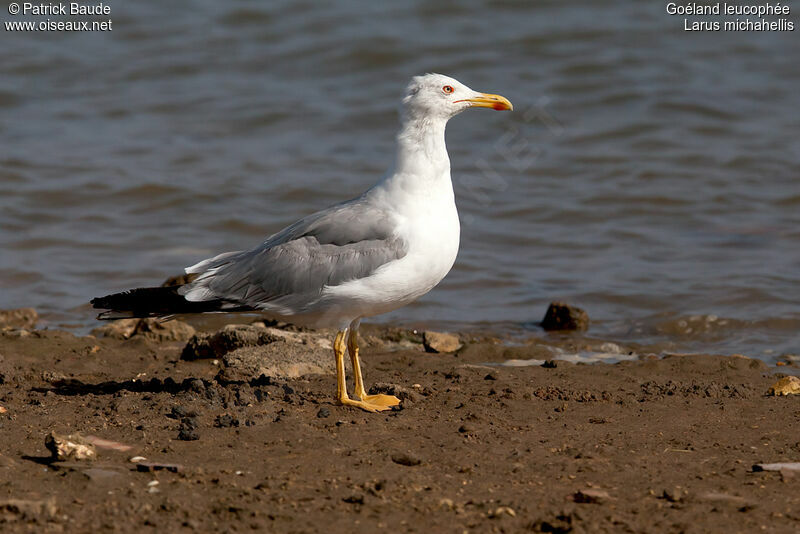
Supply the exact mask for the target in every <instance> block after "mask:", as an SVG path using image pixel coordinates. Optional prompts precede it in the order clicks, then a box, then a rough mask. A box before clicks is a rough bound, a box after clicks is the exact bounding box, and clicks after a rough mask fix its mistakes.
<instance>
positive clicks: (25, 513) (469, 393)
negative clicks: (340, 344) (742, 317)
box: [0, 328, 800, 533]
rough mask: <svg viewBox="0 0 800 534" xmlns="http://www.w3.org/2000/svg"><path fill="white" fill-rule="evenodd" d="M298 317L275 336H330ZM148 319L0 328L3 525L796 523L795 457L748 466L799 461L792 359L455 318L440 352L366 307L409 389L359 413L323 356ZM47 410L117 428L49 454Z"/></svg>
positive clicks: (163, 528) (605, 528) (695, 526)
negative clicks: (252, 355) (514, 333)
mask: <svg viewBox="0 0 800 534" xmlns="http://www.w3.org/2000/svg"><path fill="white" fill-rule="evenodd" d="M293 334H296V333H293ZM181 335H183V334H181ZM296 335H297V337H296V338H292V339H291V340H283V341H280V342H270V343H268V344H267V345H265V346H272V349H271V350H272V352H271V353H269V354H268V356H265V358H275V359H280V357H281V356H280V355H281V354H282V351H288V352H292V351H293V352H292V354H294V355H296V354H300V353H304V352H308V353H312V354H317V353H319V351H321V350H324V349H325V347H324V345H325V343H324V338H319V339H318V338H315V337H313V334H302V335H304V336H310V337H307V338H304V339H300V337H301V334H296ZM158 337H159V335H158V334H152V333H151V334H149V335H148V334H147V333H146V332H143V333H138V334H136V335H133V336H132V337H130V338H129V339H115V338H106V337H93V336H87V337H75V336H73V335H72V334H69V333H65V332H59V331H51V330H30V329H29V330H19V329H10V330H7V331H5V332H4V333H2V335H0V407H2V408H1V409H0V411H3V412H4V413H2V414H0V531H2V532H90V531H92V532H107V531H108V532H241V531H251V530H255V531H264V532H321V531H325V532H328V533H336V532H348V533H352V532H354V531H357V532H372V531H378V532H386V531H392V532H425V533H428V532H458V533H461V532H526V531H530V532H697V533H701V532H726V533H728V532H748V533H752V532H759V531H763V532H787V533H788V532H797V531H799V530H800V491H798V481H800V472H796V471H790V470H784V471H783V472H756V471H754V470H753V465H754V464H758V463H762V462H770V463H772V462H796V461H800V431H798V428H800V426H799V425H798V423H800V395H790V396H782V397H776V396H767V395H766V392H767V390H768V389H769V387H770V386H771V385H772V384H773V383H774V382H775V381H776V379H777V378H778V377H779V376H780V371H786V370H787V369H788V368H768V367H767V366H766V364H764V363H763V362H760V361H758V360H751V359H748V358H746V357H722V356H713V355H682V356H681V355H672V356H667V357H663V358H656V357H654V356H648V355H644V356H640V357H638V358H637V359H636V360H633V361H625V362H621V363H617V364H591V365H587V364H574V363H568V362H565V361H556V362H555V363H548V364H547V365H546V366H541V365H535V366H526V367H501V366H496V365H492V364H493V363H499V362H503V361H506V360H509V359H518V360H519V359H532V358H533V359H536V358H539V359H548V358H550V357H551V352H550V350H549V349H548V348H547V346H548V345H550V346H557V347H559V348H561V349H562V350H564V351H565V352H569V351H570V350H575V349H577V348H580V345H581V343H583V341H582V339H581V338H575V339H570V338H567V339H556V340H547V339H546V338H544V336H542V337H541V338H539V339H537V340H534V341H535V342H533V341H532V342H531V343H523V344H521V345H518V346H509V345H508V344H502V343H498V342H497V341H496V340H492V339H491V336H488V337H486V336H484V337H482V338H479V337H475V336H470V335H466V334H462V335H461V336H460V337H461V340H462V341H466V343H465V346H464V347H463V348H461V349H460V350H459V351H458V352H456V353H455V354H430V353H426V352H425V351H424V350H423V349H422V346H421V345H420V344H419V343H417V341H418V336H416V335H414V334H413V333H407V332H403V331H401V330H385V329H378V328H372V329H369V328H367V329H366V330H365V332H364V341H363V345H364V353H363V361H364V366H365V374H366V381H367V383H368V385H369V384H375V383H380V384H382V387H383V389H384V390H393V391H395V392H397V393H398V394H399V396H401V397H402V398H403V399H404V401H403V404H402V409H400V410H397V411H392V412H388V413H382V414H369V413H365V412H361V411H357V410H354V409H348V408H344V407H341V406H337V405H335V404H334V403H333V402H332V393H333V391H334V389H335V388H334V386H335V383H334V378H333V376H332V375H329V374H324V373H326V372H327V371H325V370H324V369H323V370H322V371H320V372H321V373H323V374H313V375H304V376H299V377H296V378H291V377H289V376H286V375H287V374H291V372H290V371H286V372H285V373H284V372H282V371H281V372H279V371H276V372H275V375H276V376H269V377H267V376H260V375H259V376H255V375H252V376H248V375H247V374H246V373H243V372H241V373H238V374H237V373H231V370H230V369H226V368H225V367H226V364H225V361H224V359H220V358H216V359H214V358H211V359H200V360H195V361H184V360H182V359H181V352H182V350H183V348H184V346H185V345H186V341H185V340H178V341H163V340H162V341H160V340H158ZM160 337H162V338H163V337H166V338H169V335H161V336H160ZM178 337H180V336H178ZM184 337H185V336H184ZM262 341H263V340H262ZM275 343H279V344H278V345H275ZM281 343H282V344H281ZM276 347H277V349H276ZM288 352H287V353H288ZM643 353H644V352H643ZM324 354H325V355H326V357H328V358H330V360H331V361H332V355H330V354H329V353H328V352H327V350H325V352H324ZM294 357H295V356H292V358H294ZM231 361H232V360H231ZM323 367H324V365H323ZM295 370H296V368H295ZM53 431H54V432H57V433H63V434H69V433H74V432H80V433H81V434H83V435H84V436H96V437H99V438H103V439H105V440H111V441H112V442H116V443H117V445H114V444H113V443H112V444H111V446H112V448H107V447H108V445H106V447H98V448H97V458H96V459H94V460H91V461H78V460H66V461H61V462H53V460H52V458H51V452H50V451H49V450H48V449H47V448H45V438H46V436H47V435H48V434H49V433H50V432H53ZM122 444H124V445H127V446H130V447H131V448H130V449H128V450H114V449H113V447H117V448H119V447H120V445H122ZM134 456H141V457H145V458H146V460H142V462H145V463H143V464H137V463H133V462H131V461H130V459H131V458H132V457H134ZM147 462H149V463H151V464H176V466H175V467H174V470H176V471H177V472H173V471H170V470H167V469H161V470H156V469H157V468H158V465H155V466H153V465H150V466H148V465H147ZM794 473H797V476H796V477H795V476H794Z"/></svg>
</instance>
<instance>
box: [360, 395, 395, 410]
mask: <svg viewBox="0 0 800 534" xmlns="http://www.w3.org/2000/svg"><path fill="white" fill-rule="evenodd" d="M361 400H362V401H364V402H366V403H367V404H374V405H376V406H382V407H383V408H382V409H384V410H386V409H388V408H391V407H392V406H398V405H399V404H400V399H398V398H397V397H395V396H394V395H362V396H361Z"/></svg>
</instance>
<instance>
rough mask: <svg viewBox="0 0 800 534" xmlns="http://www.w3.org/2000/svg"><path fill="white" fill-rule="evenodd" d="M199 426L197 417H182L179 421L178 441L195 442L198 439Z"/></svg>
mask: <svg viewBox="0 0 800 534" xmlns="http://www.w3.org/2000/svg"><path fill="white" fill-rule="evenodd" d="M199 426H200V423H199V421H198V420H197V417H184V418H183V419H181V428H180V430H179V431H178V439H179V440H181V441H196V440H198V439H200V433H199V432H198V431H197V428H198V427H199Z"/></svg>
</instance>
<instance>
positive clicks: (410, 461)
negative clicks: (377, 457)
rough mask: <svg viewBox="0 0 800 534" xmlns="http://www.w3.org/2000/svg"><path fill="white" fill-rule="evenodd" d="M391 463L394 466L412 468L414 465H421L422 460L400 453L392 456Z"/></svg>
mask: <svg viewBox="0 0 800 534" xmlns="http://www.w3.org/2000/svg"><path fill="white" fill-rule="evenodd" d="M392 461H393V462H394V463H396V464H400V465H405V466H408V467H413V466H415V465H419V464H421V463H422V460H420V459H419V458H417V457H416V456H412V455H411V454H406V453H402V452H401V453H396V454H393V455H392Z"/></svg>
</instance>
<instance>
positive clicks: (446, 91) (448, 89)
mask: <svg viewBox="0 0 800 534" xmlns="http://www.w3.org/2000/svg"><path fill="white" fill-rule="evenodd" d="M442 91H443V92H444V94H446V95H449V94H450V93H452V92H453V86H452V85H445V86H444V87H442Z"/></svg>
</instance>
